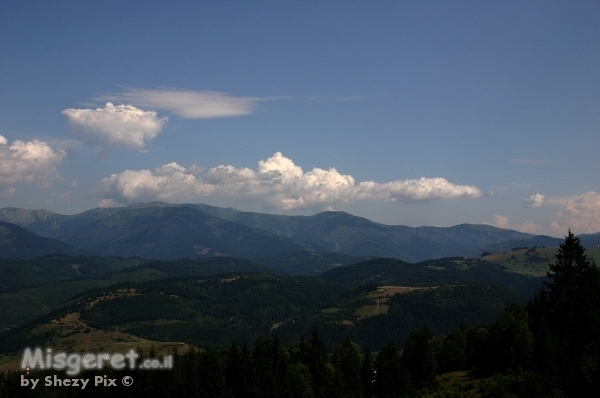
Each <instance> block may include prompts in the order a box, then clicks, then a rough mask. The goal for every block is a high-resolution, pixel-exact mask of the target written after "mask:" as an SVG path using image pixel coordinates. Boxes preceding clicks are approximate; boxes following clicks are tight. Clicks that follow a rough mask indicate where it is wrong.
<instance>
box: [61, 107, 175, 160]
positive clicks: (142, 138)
mask: <svg viewBox="0 0 600 398" xmlns="http://www.w3.org/2000/svg"><path fill="white" fill-rule="evenodd" d="M62 114H63V115H65V116H66V117H67V118H68V119H69V124H70V125H71V127H72V128H73V131H74V132H75V133H76V134H77V135H79V137H80V138H81V139H82V140H83V141H84V142H85V143H86V144H88V145H91V146H95V147H98V148H101V149H102V150H104V151H108V152H110V151H112V150H114V149H137V150H141V149H144V148H145V146H146V145H147V144H148V143H149V142H150V141H152V140H153V139H154V137H156V136H157V135H158V133H160V131H161V130H162V128H163V127H164V125H165V123H166V122H167V119H168V118H167V117H163V118H159V117H158V116H157V113H156V112H154V111H144V110H141V109H138V108H136V107H134V106H132V105H116V106H115V105H113V104H112V103H111V102H107V103H106V105H105V107H104V108H97V109H65V110H64V111H62Z"/></svg>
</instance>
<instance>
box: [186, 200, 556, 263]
mask: <svg viewBox="0 0 600 398" xmlns="http://www.w3.org/2000/svg"><path fill="white" fill-rule="evenodd" d="M189 206H195V207H197V208H199V209H201V210H202V211H204V212H207V213H210V214H213V215H215V216H217V217H221V218H225V219H227V220H231V221H235V222H239V223H242V224H246V225H248V226H250V227H252V228H257V229H264V230H266V231H269V232H272V233H274V234H277V235H281V236H285V237H288V238H291V239H295V240H298V241H301V242H309V243H312V244H316V245H320V246H323V247H325V248H326V249H327V250H328V251H332V252H336V253H345V254H350V255H353V256H366V257H368V256H370V257H394V258H397V259H400V260H404V261H409V262H417V261H423V260H427V259H431V258H442V257H450V256H457V255H471V256H479V255H480V254H481V249H482V248H485V247H487V246H490V245H494V244H499V243H502V242H507V241H511V240H520V241H521V240H523V241H525V240H528V239H532V238H533V237H535V236H536V235H531V234H526V233H522V232H517V231H512V230H507V229H501V228H496V227H493V226H490V225H473V224H461V225H457V226H454V227H446V228H443V227H418V228H413V227H407V226H403V225H385V224H379V223H376V222H373V221H370V220H368V219H366V218H363V217H357V216H353V215H352V214H348V213H346V212H342V211H337V212H334V211H326V212H322V213H318V214H316V215H314V216H281V215H273V214H263V213H250V212H242V211H237V210H234V209H223V208H220V207H214V206H208V205H189ZM557 241H560V239H558V240H557ZM532 246H533V245H532Z"/></svg>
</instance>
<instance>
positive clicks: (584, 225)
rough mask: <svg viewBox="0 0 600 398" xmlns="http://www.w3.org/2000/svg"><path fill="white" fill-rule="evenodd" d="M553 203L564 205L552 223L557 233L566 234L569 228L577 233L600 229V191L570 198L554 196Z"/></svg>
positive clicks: (593, 231)
mask: <svg viewBox="0 0 600 398" xmlns="http://www.w3.org/2000/svg"><path fill="white" fill-rule="evenodd" d="M551 203H552V204H555V205H560V206H562V209H561V211H560V212H558V213H556V214H555V215H554V216H553V217H554V221H552V224H551V226H552V229H553V230H554V231H556V232H557V233H561V234H562V235H566V234H567V230H568V229H569V228H571V229H572V230H573V233H575V234H576V235H578V234H585V233H588V234H589V233H596V232H598V231H600V193H598V192H594V191H590V192H587V193H585V194H583V195H579V196H574V197H569V198H553V199H552V200H551Z"/></svg>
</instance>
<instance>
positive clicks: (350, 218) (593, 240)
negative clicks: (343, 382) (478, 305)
mask: <svg viewBox="0 0 600 398" xmlns="http://www.w3.org/2000/svg"><path fill="white" fill-rule="evenodd" d="M183 208H185V209H194V210H195V211H196V212H197V213H194V215H193V217H196V218H198V217H200V218H201V219H203V220H204V221H203V222H209V221H208V218H207V217H212V218H211V219H210V220H211V221H210V223H212V224H214V225H213V226H212V227H211V226H208V225H207V226H206V228H208V230H211V228H212V231H213V233H217V231H219V230H220V229H219V228H217V227H216V225H217V224H220V225H221V226H222V227H223V226H224V225H228V227H227V228H226V229H227V230H229V235H228V236H230V237H231V239H232V240H231V241H230V242H229V246H228V245H225V246H223V245H222V244H221V243H223V239H222V238H220V237H219V236H217V235H218V233H217V235H214V234H212V235H211V233H209V232H208V230H204V232H201V231H200V229H199V227H198V226H196V225H193V224H192V223H190V222H189V220H185V217H184V218H179V221H177V222H175V221H174V218H175V217H174V216H173V214H174V212H175V213H176V212H178V211H179V210H173V209H183ZM149 209H150V210H149ZM161 209H162V213H161V212H160V211H159V210H161ZM167 209H171V210H167ZM140 212H141V213H143V212H158V213H156V214H162V216H163V217H167V218H169V217H171V218H170V219H169V220H170V221H169V220H167V219H166V218H165V219H164V220H162V221H158V220H157V219H154V220H151V219H150V218H148V217H147V218H146V219H145V221H144V222H146V223H148V224H147V225H146V226H145V227H144V226H141V224H139V225H138V226H137V227H136V226H134V225H133V224H131V225H127V226H126V227H125V226H123V229H122V230H120V231H119V230H115V229H114V228H112V227H110V228H109V227H108V224H107V223H114V222H116V221H115V220H117V219H119V220H121V221H119V222H124V220H125V219H128V218H131V217H133V216H134V215H135V214H138V215H139V214H140ZM169 214H170V215H169ZM190 214H191V213H190ZM200 214H204V216H202V217H201V216H200ZM134 218H135V217H134ZM200 218H198V220H200ZM110 220H112V221H110ZM131 220H133V219H131ZM218 220H220V221H218ZM0 221H8V222H13V223H15V224H17V225H19V226H21V227H24V228H26V229H28V230H30V231H32V232H35V233H37V234H39V235H41V236H44V237H53V238H56V239H59V240H61V241H62V242H65V243H69V244H73V245H74V246H78V247H80V248H81V249H83V250H90V249H91V251H90V253H94V254H98V255H117V256H139V257H145V258H152V259H167V258H176V257H173V256H175V254H174V253H175V252H176V250H175V249H172V250H171V252H172V254H171V255H169V256H167V257H164V253H163V254H161V253H159V251H157V250H156V249H152V245H154V246H156V245H157V244H159V243H160V244H161V245H165V244H166V241H161V242H158V241H157V240H156V238H155V236H153V234H154V235H157V234H163V235H164V231H165V230H171V231H175V232H176V233H178V234H180V236H181V237H183V238H184V239H188V238H189V239H188V240H190V242H188V245H187V249H185V250H183V251H180V253H182V254H181V256H184V257H190V256H191V257H194V256H196V255H198V256H200V257H202V256H212V255H233V254H234V255H242V254H248V253H258V252H259V251H260V249H258V248H253V247H251V245H249V244H247V245H246V246H245V249H244V250H247V251H246V252H242V250H240V249H239V248H235V247H234V246H235V245H236V243H235V242H237V241H236V239H242V240H244V238H242V237H241V236H240V233H241V234H242V235H244V234H246V235H248V234H250V235H255V238H257V239H258V240H259V241H260V240H261V239H263V240H264V239H266V237H267V236H269V237H270V238H271V243H269V244H266V243H265V242H263V244H260V245H259V246H261V247H263V248H265V249H268V250H267V252H284V251H290V252H292V251H298V250H317V251H320V252H331V253H339V254H346V255H351V256H357V257H371V258H373V257H392V258H397V259H399V260H403V261H408V262H418V261H423V260H428V259H435V258H443V257H451V256H465V257H478V256H480V255H481V253H482V252H486V251H489V252H493V251H506V250H510V249H511V248H513V247H520V246H526V247H533V246H538V247H539V246H548V247H553V246H556V247H557V246H558V244H559V243H560V242H561V239H559V238H553V237H549V236H544V235H533V234H528V233H523V232H518V231H514V230H508V229H502V228H497V227H494V226H491V225H486V224H467V223H465V224H459V225H455V226H452V227H435V226H421V227H409V226H405V225H386V224H381V223H377V222H374V221H371V220H368V219H367V218H364V217H359V216H354V215H352V214H350V213H346V212H343V211H325V212H321V213H317V214H314V215H310V216H287V215H276V214H267V213H257V212H244V211H240V210H236V209H233V208H222V207H216V206H210V205H206V204H202V203H198V204H191V203H184V204H171V203H165V202H149V203H134V204H132V205H129V206H127V207H113V208H95V209H90V210H87V211H85V212H82V213H80V214H75V215H60V214H56V213H52V212H50V211H48V210H43V209H42V210H25V209H17V208H4V209H0ZM138 221H139V222H142V221H141V219H138ZM131 222H133V221H131ZM198 222H200V221H198ZM177 223H182V224H180V225H176V224H177ZM228 223H231V224H228ZM151 224H152V225H154V226H150V225H151ZM159 224H160V225H161V227H158V225H159ZM184 224H185V225H186V227H185V228H183V227H182V225H184ZM123 225H124V224H123ZM98 228H100V229H98ZM248 228H249V229H248ZM100 230H102V231H103V233H106V234H108V235H107V236H105V237H102V236H101V235H102V233H101V232H100ZM234 230H236V231H237V232H236V233H237V234H238V236H237V238H234V237H233V236H234V235H235V233H234ZM251 230H252V231H253V232H250V231H251ZM151 231H154V232H151ZM241 231H245V232H243V233H242V232H241ZM259 231H262V232H259ZM175 232H174V233H175ZM219 233H220V232H219ZM136 234H137V235H136ZM190 234H196V238H191V237H190V236H189V235H190ZM265 234H268V235H265ZM250 235H248V236H250ZM258 235H262V238H261V239H259V238H258ZM86 239H87V240H88V241H87V242H85V240H86ZM281 239H283V240H281ZM581 239H582V242H583V243H584V244H586V245H589V246H591V247H595V246H596V244H597V243H600V233H597V234H583V235H581ZM192 240H193V241H194V242H191V241H192ZM167 241H168V242H171V243H170V244H173V245H179V244H180V243H181V242H178V241H177V240H174V239H171V240H167ZM94 242H95V243H94ZM102 242H103V243H102ZM219 242H220V243H219ZM257 242H258V241H257ZM134 243H135V244H134ZM217 243H219V244H217ZM132 244H133V246H136V245H137V247H138V249H136V250H133V249H131V247H132ZM257 244H258V243H257ZM140 245H141V246H140ZM190 245H191V246H193V245H196V246H198V247H197V250H196V252H193V251H190V249H189V247H190ZM279 246H281V248H280V247H279ZM119 247H120V248H121V249H119ZM140 247H145V248H146V249H145V250H142V249H140ZM167 251H168V250H167ZM198 252H200V254H198ZM161 256H162V257H161Z"/></svg>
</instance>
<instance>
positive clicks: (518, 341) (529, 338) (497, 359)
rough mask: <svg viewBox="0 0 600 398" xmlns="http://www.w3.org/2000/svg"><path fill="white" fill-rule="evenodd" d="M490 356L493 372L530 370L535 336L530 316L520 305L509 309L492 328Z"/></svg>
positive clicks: (511, 306) (514, 305) (513, 305)
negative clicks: (530, 325)
mask: <svg viewBox="0 0 600 398" xmlns="http://www.w3.org/2000/svg"><path fill="white" fill-rule="evenodd" d="M489 347H490V351H489V355H490V357H492V358H494V360H493V361H491V362H490V365H491V366H492V368H491V369H489V370H491V371H499V372H503V373H506V372H507V371H508V370H509V369H513V370H516V369H517V368H529V367H530V365H531V355H532V353H533V334H532V333H531V330H530V329H529V316H528V314H527V312H526V311H525V310H524V309H523V308H522V307H521V306H520V305H518V304H512V305H510V306H509V307H507V308H506V309H505V310H504V312H503V313H502V315H500V317H499V318H498V319H497V320H496V321H495V322H494V323H493V324H492V325H491V326H490V339H489Z"/></svg>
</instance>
